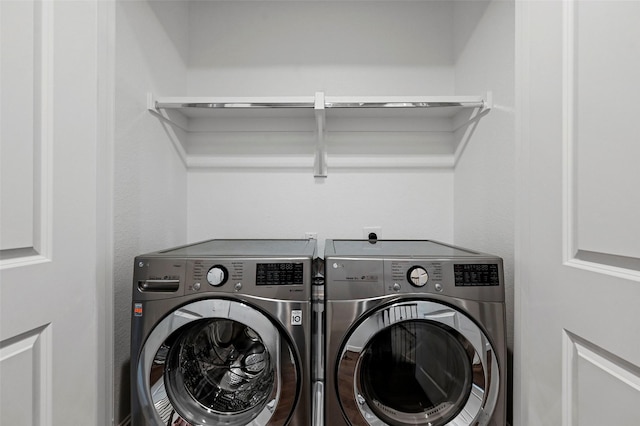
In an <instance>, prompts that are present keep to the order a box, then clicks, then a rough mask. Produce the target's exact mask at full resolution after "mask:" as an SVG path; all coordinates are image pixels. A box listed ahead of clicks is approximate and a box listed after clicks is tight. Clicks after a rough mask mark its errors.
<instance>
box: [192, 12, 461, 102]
mask: <svg viewBox="0 0 640 426" xmlns="http://www.w3.org/2000/svg"><path fill="white" fill-rule="evenodd" d="M452 10H453V8H452V3H451V2H433V1H427V2H357V1H356V2H324V1H319V2H307V1H302V2H288V1H285V2H282V1H281V2H269V1H242V2H237V1H234V2H202V1H200V2H193V3H192V5H191V16H190V25H191V33H190V34H191V35H190V41H191V42H190V46H191V52H190V55H189V82H188V94H189V95H193V96H197V95H200V96H214V95H215V96H280V95H282V96H286V95H299V96H301V95H313V94H314V93H315V92H316V91H325V92H326V93H327V95H333V96H339V95H420V94H426V95H450V94H451V93H452V90H453V74H452V65H453V58H452V50H451V43H452V34H453V33H452V26H451V18H452Z"/></svg>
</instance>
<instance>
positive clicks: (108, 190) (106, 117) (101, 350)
mask: <svg viewBox="0 0 640 426" xmlns="http://www.w3.org/2000/svg"><path fill="white" fill-rule="evenodd" d="M94 1H95V2H96V7H97V23H98V25H97V29H96V31H97V32H98V34H97V43H98V44H97V46H96V50H97V51H96V61H97V63H98V67H97V68H98V75H97V76H96V83H97V86H98V105H97V108H96V114H97V129H96V132H97V141H98V147H97V155H98V161H97V170H96V207H97V217H96V223H97V228H98V229H97V230H96V231H97V233H96V235H97V241H96V245H97V247H96V257H97V258H96V310H97V324H98V333H99V334H100V336H99V338H98V360H97V365H98V371H96V379H97V382H98V383H99V384H102V386H99V387H98V401H99V403H98V404H97V408H98V421H102V423H103V424H105V425H113V424H114V422H115V418H114V416H115V406H114V403H115V395H114V343H113V342H114V335H113V333H114V282H113V276H114V274H113V268H114V253H113V250H114V249H113V247H114V243H113V231H114V228H113V198H114V191H113V187H114V185H113V175H114V146H115V144H114V135H115V111H114V108H115V46H116V42H115V40H116V2H115V1H101V0H94ZM100 366H103V368H100Z"/></svg>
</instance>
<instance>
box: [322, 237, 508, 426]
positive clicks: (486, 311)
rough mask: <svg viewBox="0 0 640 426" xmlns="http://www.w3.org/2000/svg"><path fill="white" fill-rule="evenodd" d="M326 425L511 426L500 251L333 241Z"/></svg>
mask: <svg viewBox="0 0 640 426" xmlns="http://www.w3.org/2000/svg"><path fill="white" fill-rule="evenodd" d="M325 268H326V271H325V280H326V282H325V305H326V306H325V320H326V324H325V326H326V334H325V351H326V353H325V363H326V368H325V374H326V383H325V424H326V425H331V426H339V425H358V426H360V425H362V426H367V425H371V426H378V425H393V426H405V425H424V426H427V425H429V426H440V425H454V426H469V425H496V426H498V425H499V426H504V425H505V416H506V413H505V391H506V364H507V361H506V360H507V358H506V333H505V307H504V278H503V266H502V260H501V259H500V258H499V257H496V256H491V255H487V254H483V253H479V252H476V251H473V250H467V249H464V248H460V247H454V246H450V245H446V244H442V243H439V242H436V241H382V240H378V241H376V240H371V241H355V240H327V242H326V246H325Z"/></svg>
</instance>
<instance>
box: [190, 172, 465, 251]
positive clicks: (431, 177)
mask: <svg viewBox="0 0 640 426" xmlns="http://www.w3.org/2000/svg"><path fill="white" fill-rule="evenodd" d="M188 187H189V202H188V205H189V230H188V235H189V239H190V240H192V241H197V240H202V239H206V238H302V237H304V233H305V232H309V231H312V232H317V233H318V238H319V239H321V240H323V239H325V238H362V237H363V231H362V228H363V227H364V226H380V227H382V231H381V233H380V235H379V237H380V238H431V239H439V240H443V241H449V242H451V241H452V238H453V173H452V171H407V172H398V171H395V172H391V171H367V172H363V171H357V172H348V171H331V170H330V171H329V176H328V177H327V178H326V179H314V177H313V174H312V172H311V170H305V171H300V172H204V171H193V172H190V173H189V183H188Z"/></svg>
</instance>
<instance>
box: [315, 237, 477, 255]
mask: <svg viewBox="0 0 640 426" xmlns="http://www.w3.org/2000/svg"><path fill="white" fill-rule="evenodd" d="M325 255H326V256H364V257H369V256H370V257H391V256H397V257H406V258H412V257H437V258H454V257H465V258H468V257H473V256H486V255H485V254H484V253H479V252H477V251H472V250H468V249H464V248H461V247H455V246H451V245H448V244H443V243H440V242H437V241H431V240H377V241H369V240H328V241H327V244H326V249H325Z"/></svg>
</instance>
